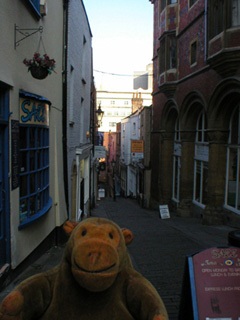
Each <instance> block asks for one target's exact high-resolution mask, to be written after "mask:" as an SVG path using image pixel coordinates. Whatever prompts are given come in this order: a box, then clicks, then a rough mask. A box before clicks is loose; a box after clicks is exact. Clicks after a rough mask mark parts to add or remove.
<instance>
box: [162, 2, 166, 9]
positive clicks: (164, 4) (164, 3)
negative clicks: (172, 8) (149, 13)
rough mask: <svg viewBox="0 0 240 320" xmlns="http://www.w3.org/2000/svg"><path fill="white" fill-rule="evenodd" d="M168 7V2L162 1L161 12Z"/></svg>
mask: <svg viewBox="0 0 240 320" xmlns="http://www.w3.org/2000/svg"><path fill="white" fill-rule="evenodd" d="M165 7H166V0H161V11H163V9H164V8H165Z"/></svg>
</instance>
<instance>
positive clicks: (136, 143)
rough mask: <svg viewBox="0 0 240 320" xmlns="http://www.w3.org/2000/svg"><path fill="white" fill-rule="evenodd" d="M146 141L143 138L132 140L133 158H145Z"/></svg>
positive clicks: (134, 159) (133, 159)
mask: <svg viewBox="0 0 240 320" xmlns="http://www.w3.org/2000/svg"><path fill="white" fill-rule="evenodd" d="M143 152H144V142H143V140H131V159H132V161H138V160H141V159H143V158H144V153H143Z"/></svg>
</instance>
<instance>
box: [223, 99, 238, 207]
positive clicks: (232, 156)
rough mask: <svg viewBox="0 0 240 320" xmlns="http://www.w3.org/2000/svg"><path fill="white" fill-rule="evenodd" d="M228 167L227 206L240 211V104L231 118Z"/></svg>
mask: <svg viewBox="0 0 240 320" xmlns="http://www.w3.org/2000/svg"><path fill="white" fill-rule="evenodd" d="M226 167H227V170H226V189H225V206H226V207H227V208H228V209H230V210H232V211H234V212H236V213H240V105H239V106H237V107H236V108H235V110H234V111H233V113H232V116H231V119H230V125H229V139H228V147H227V166H226Z"/></svg>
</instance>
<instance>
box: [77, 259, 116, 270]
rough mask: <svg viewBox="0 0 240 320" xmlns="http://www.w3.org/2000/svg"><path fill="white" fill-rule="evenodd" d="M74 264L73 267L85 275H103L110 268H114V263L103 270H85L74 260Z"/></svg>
mask: <svg viewBox="0 0 240 320" xmlns="http://www.w3.org/2000/svg"><path fill="white" fill-rule="evenodd" d="M74 263H75V266H76V267H77V268H78V270H80V271H82V272H87V273H103V272H106V271H109V270H111V269H112V268H114V267H115V266H116V263H114V264H112V265H111V266H109V267H106V268H103V269H99V270H86V269H84V268H82V267H80V266H79V265H78V264H77V262H76V260H74Z"/></svg>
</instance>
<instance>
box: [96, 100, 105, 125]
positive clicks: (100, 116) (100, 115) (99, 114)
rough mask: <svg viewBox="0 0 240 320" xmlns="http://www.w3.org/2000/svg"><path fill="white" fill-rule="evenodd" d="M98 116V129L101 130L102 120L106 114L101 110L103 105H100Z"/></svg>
mask: <svg viewBox="0 0 240 320" xmlns="http://www.w3.org/2000/svg"><path fill="white" fill-rule="evenodd" d="M96 114H97V122H98V128H99V127H100V126H101V124H102V118H103V114H104V111H102V109H101V103H99V106H98V109H97V111H96Z"/></svg>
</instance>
